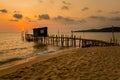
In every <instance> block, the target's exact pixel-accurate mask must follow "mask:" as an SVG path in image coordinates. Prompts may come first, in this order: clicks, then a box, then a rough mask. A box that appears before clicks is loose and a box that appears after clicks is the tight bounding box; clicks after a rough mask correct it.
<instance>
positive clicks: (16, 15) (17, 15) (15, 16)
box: [13, 14, 23, 19]
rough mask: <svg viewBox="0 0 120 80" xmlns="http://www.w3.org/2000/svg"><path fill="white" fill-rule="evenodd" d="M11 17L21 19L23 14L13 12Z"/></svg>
mask: <svg viewBox="0 0 120 80" xmlns="http://www.w3.org/2000/svg"><path fill="white" fill-rule="evenodd" d="M13 17H14V18H16V19H22V18H23V15H22V14H14V15H13Z"/></svg>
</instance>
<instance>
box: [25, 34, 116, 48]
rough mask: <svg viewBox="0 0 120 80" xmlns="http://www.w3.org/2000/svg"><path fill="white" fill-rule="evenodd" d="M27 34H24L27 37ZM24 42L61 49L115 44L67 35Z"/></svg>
mask: <svg viewBox="0 0 120 80" xmlns="http://www.w3.org/2000/svg"><path fill="white" fill-rule="evenodd" d="M27 35H28V34H26V36H27ZM25 38H26V40H29V41H35V42H38V43H40V44H47V45H54V46H61V47H91V46H115V45H118V44H117V43H110V42H106V41H101V40H93V39H83V38H81V37H76V36H75V35H71V36H67V35H61V36H58V35H50V36H46V37H33V38H31V39H27V38H28V37H25Z"/></svg>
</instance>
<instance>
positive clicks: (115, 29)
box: [74, 27, 120, 32]
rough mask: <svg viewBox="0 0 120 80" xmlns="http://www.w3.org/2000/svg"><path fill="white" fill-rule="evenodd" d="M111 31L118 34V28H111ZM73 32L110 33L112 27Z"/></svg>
mask: <svg viewBox="0 0 120 80" xmlns="http://www.w3.org/2000/svg"><path fill="white" fill-rule="evenodd" d="M113 31H114V32H120V27H113ZM74 32H112V27H107V28H101V29H88V30H77V31H74Z"/></svg>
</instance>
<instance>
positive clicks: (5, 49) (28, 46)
mask: <svg viewBox="0 0 120 80" xmlns="http://www.w3.org/2000/svg"><path fill="white" fill-rule="evenodd" d="M35 45H36V43H34V42H26V41H22V39H21V33H0V65H2V64H4V63H8V62H12V61H15V60H20V59H25V58H28V57H31V56H36V55H40V54H43V53H50V52H54V51H56V50H59V48H57V47H53V46H47V47H46V46H44V47H40V48H37V47H35Z"/></svg>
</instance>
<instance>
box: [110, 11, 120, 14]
mask: <svg viewBox="0 0 120 80" xmlns="http://www.w3.org/2000/svg"><path fill="white" fill-rule="evenodd" d="M119 13H120V11H113V12H110V14H119Z"/></svg>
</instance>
